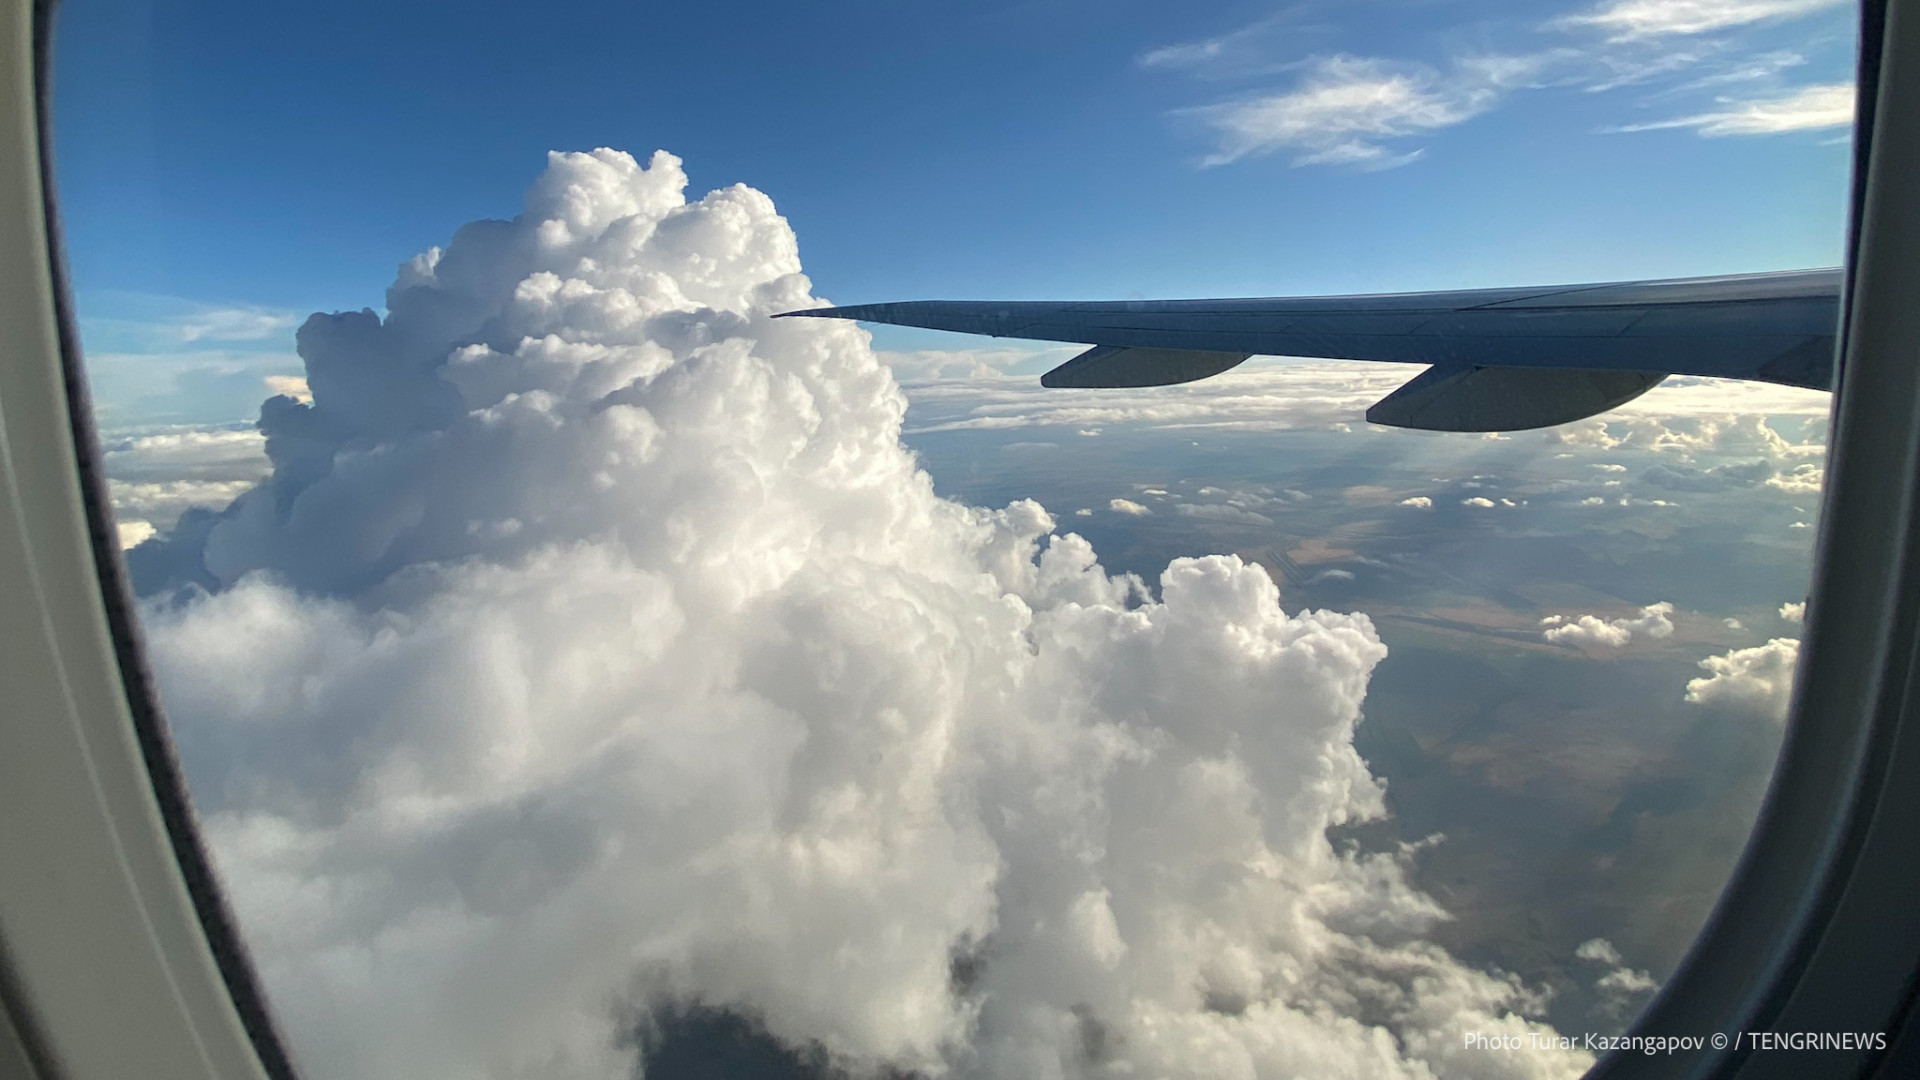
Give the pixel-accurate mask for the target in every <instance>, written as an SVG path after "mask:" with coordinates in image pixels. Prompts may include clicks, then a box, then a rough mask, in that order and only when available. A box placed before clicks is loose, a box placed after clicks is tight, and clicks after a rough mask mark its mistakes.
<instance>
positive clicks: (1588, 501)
mask: <svg viewBox="0 0 1920 1080" xmlns="http://www.w3.org/2000/svg"><path fill="white" fill-rule="evenodd" d="M1579 505H1581V506H1605V505H1607V500H1606V499H1605V498H1603V497H1601V496H1599V495H1589V496H1587V497H1586V498H1584V499H1581V500H1580V503H1579Z"/></svg>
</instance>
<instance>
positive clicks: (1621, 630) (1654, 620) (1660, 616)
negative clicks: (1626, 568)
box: [1540, 600, 1673, 649]
mask: <svg viewBox="0 0 1920 1080" xmlns="http://www.w3.org/2000/svg"><path fill="white" fill-rule="evenodd" d="M1672 615H1673V605H1672V604H1670V603H1668V602H1666V601H1664V600H1662V601H1661V602H1659V603H1657V604H1648V605H1647V606H1646V607H1643V608H1641V609H1640V614H1638V615H1635V616H1630V617H1622V618H1616V619H1603V618H1601V617H1600V616H1598V615H1578V616H1575V615H1549V616H1547V617H1546V618H1544V619H1542V620H1540V625H1541V626H1543V627H1546V629H1545V630H1542V631H1541V636H1542V637H1544V638H1546V639H1547V640H1548V641H1551V642H1555V643H1556V644H1562V645H1591V646H1601V647H1605V648H1611V649H1617V648H1619V647H1620V646H1622V645H1625V644H1626V643H1627V642H1629V641H1632V640H1633V635H1634V634H1636V633H1639V634H1645V635H1646V636H1648V637H1650V638H1664V637H1671V636H1672V635H1673V620H1672V618H1671V617H1670V616H1672Z"/></svg>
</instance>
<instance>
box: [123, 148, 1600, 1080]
mask: <svg viewBox="0 0 1920 1080" xmlns="http://www.w3.org/2000/svg"><path fill="white" fill-rule="evenodd" d="M685 183H686V180H685V175H684V173H683V172H682V171H681V168H680V163H679V162H678V161H677V160H676V159H674V158H673V157H671V156H670V155H667V154H664V153H662V154H656V155H655V156H654V157H653V158H652V160H651V161H650V162H649V163H648V164H647V165H645V166H642V165H641V164H640V163H638V162H636V161H635V160H634V159H632V158H630V157H628V156H627V155H625V154H622V153H617V152H614V151H609V150H599V151H595V152H593V153H591V154H556V155H554V156H553V157H552V159H551V161H550V163H549V166H548V168H547V170H546V172H545V173H544V174H543V175H542V176H541V177H540V179H539V180H538V181H537V182H536V183H535V185H534V186H533V188H532V190H531V191H530V192H529V194H528V197H527V204H526V210H525V213H523V214H522V215H521V216H520V217H518V218H516V219H514V220H513V221H511V222H501V221H483V222H475V223H473V224H470V225H468V226H466V227H464V228H463V229H461V230H460V231H459V232H458V233H457V234H456V235H455V237H454V239H453V241H452V242H451V243H450V244H449V245H448V246H447V247H446V249H444V250H441V249H434V250H431V251H429V252H427V253H426V254H424V255H422V256H419V257H417V258H416V259H414V260H411V261H410V262H408V263H407V264H405V265H404V266H403V267H402V268H401V270H400V273H399V276H398V278H397V280H396V281H395V283H394V285H393V287H392V288H391V289H390V291H389V293H388V308H389V314H388V315H387V316H386V317H385V318H384V319H383V318H381V317H379V316H377V315H375V314H374V313H373V312H370V311H366V312H358V313H343V314H335V315H316V316H314V317H313V318H311V319H309V320H308V321H307V322H306V324H305V325H304V326H303V327H302V328H301V330H300V333H299V339H298V340H299V347H300V354H301V357H302V359H303V361H304V363H305V369H306V380H307V381H306V385H307V387H308V388H309V389H310V392H311V402H310V403H308V402H303V401H299V400H296V399H294V398H291V397H280V398H275V399H272V400H270V401H269V402H267V404H266V406H265V407H264V409H263V412H262V420H261V429H262V431H263V432H264V434H265V438H266V442H265V448H266V453H267V456H268V458H269V459H270V461H271V463H272V466H273V473H272V475H271V476H270V477H269V478H268V479H267V480H265V481H263V482H262V483H260V484H259V486H257V487H255V488H253V489H251V490H249V491H247V492H246V493H245V494H243V495H241V496H240V497H239V498H238V499H237V500H236V501H235V502H234V503H233V504H232V505H231V506H230V507H228V508H227V509H226V510H224V511H222V512H220V513H219V514H217V515H202V516H200V517H195V518H192V519H191V527H189V519H183V522H182V525H181V527H180V528H178V529H176V530H175V532H174V534H173V535H172V536H171V537H168V538H163V539H157V540H155V541H151V542H149V543H148V544H146V545H143V546H142V547H141V548H140V549H137V550H136V552H135V555H136V556H139V557H141V558H142V559H143V560H144V562H145V565H147V566H149V568H150V570H151V573H150V576H149V578H148V580H149V583H150V584H154V585H160V584H170V585H172V586H174V587H173V588H170V589H164V590H162V591H160V592H157V593H156V594H155V596H154V597H153V598H152V599H150V600H149V601H148V605H147V609H146V626H147V631H148V634H149V637H150V642H151V647H152V656H153V659H154V662H155V665H156V668H157V671H158V674H159V677H160V681H161V685H162V688H163V698H164V700H165V702H166V704H167V707H168V709H169V711H170V713H171V715H172V717H173V721H174V725H175V729H176V733H177V737H178V740H179V744H180V749H181V753H182V756H183V759H184V761H185V764H186V767H187V769H188V772H189V776H190V779H191V782H192V786H193V790H194V793H195V796H196V799H197V800H198V802H199V805H200V809H201V812H202V815H203V819H204V823H205V828H206V832H207V835H208V837H209V839H210V840H211V842H212V845H213V847H214V850H215V852H216V857H217V861H218V864H219V866H220V868H221V871H222V873H223V875H224V877H225V879H226V881H227V884H228V888H229V890H230V894H231V896H232V898H233V901H234V903H235V904H236V907H237V909H238V911H239V913H240V917H241V920H242V923H243V925H244V926H245V928H246V930H247V933H248V936H249V940H250V941H251V942H252V944H253V946H254V949H255V952H256V958H257V959H258V961H259V963H260V965H261V967H262V970H263V973H264V975H265V977H266V979H267V982H268V984H269V986H270V988H271V993H272V997H273V1000H274V1002H275V1004H276V1007H277V1008H278V1010H279V1011H280V1012H281V1014H282V1016H283V1018H284V1020H285V1023H286V1026H287V1028H288V1029H289V1031H290V1033H291V1036H292V1038H293V1041H294V1043H295V1045H296V1048H297V1053H298V1056H299V1057H300V1058H301V1059H302V1060H303V1063H304V1064H305V1066H306V1067H307V1069H308V1072H309V1075H313V1076H316V1077H323V1078H324V1077H354V1078H362V1077H365V1078H380V1077H409V1078H421V1077H434V1076H463V1077H467V1076H503V1077H504V1076H521V1075H530V1074H537V1075H541V1076H544V1077H623V1076H628V1075H631V1073H632V1070H633V1068H634V1065H635V1056H636V1051H635V1045H634V1033H635V1031H637V1030H638V1029H639V1028H640V1027H641V1026H643V1024H644V1022H645V1018H646V1017H647V1016H648V1015H650V1014H652V1013H653V1012H655V1011H656V1010H658V1009H659V1008H661V1007H663V1006H665V1005H667V1004H668V1003H681V1004H685V1003H700V1004H703V1005H705V1006H709V1007H718V1008H725V1009H732V1010H735V1011H738V1012H741V1013H744V1014H746V1015H750V1016H753V1017H755V1018H757V1019H758V1020H759V1021H761V1022H763V1023H764V1024H765V1026H766V1027H767V1029H768V1030H769V1031H770V1032H771V1033H772V1034H773V1035H774V1036H776V1037H778V1038H780V1039H782V1040H784V1041H786V1042H788V1043H789V1044H791V1045H795V1046H810V1045H811V1046H818V1047H821V1048H824V1050H825V1051H826V1052H827V1053H828V1054H829V1055H831V1057H832V1059H833V1060H834V1061H835V1062H836V1063H838V1064H840V1065H842V1066H844V1067H846V1068H849V1069H852V1070H854V1071H855V1072H859V1073H871V1072H874V1071H876V1070H879V1069H881V1068H883V1067H890V1068H897V1069H909V1070H917V1071H919V1072H922V1073H925V1074H928V1075H955V1076H1010V1075H1022V1076H1034V1077H1043V1078H1044V1077H1064V1076H1069V1075H1080V1074H1082V1073H1084V1072H1086V1071H1088V1070H1089V1069H1092V1068H1095V1067H1102V1066H1104V1067H1109V1068H1112V1069H1114V1070H1118V1071H1132V1072H1136V1073H1139V1074H1142V1075H1155V1076H1168V1077H1177V1076H1195V1077H1199V1076H1206V1077H1217V1076H1242V1077H1253V1076H1264V1075H1368V1076H1405V1077H1426V1076H1465V1075H1476V1076H1514V1077H1521V1076H1526V1077H1547V1076H1573V1075H1576V1074H1578V1073H1579V1072H1580V1071H1581V1070H1582V1069H1583V1068H1584V1067H1585V1066H1586V1065H1588V1064H1590V1059H1589V1058H1588V1057H1587V1056H1585V1055H1583V1054H1579V1053H1563V1052H1554V1051H1547V1050H1529V1051H1525V1052H1517V1053H1516V1052H1500V1053H1497V1054H1490V1053H1487V1052H1484V1051H1482V1052H1477V1053H1476V1052H1472V1051H1462V1050H1461V1049H1459V1047H1460V1045H1461V1038H1460V1035H1461V1032H1462V1031H1464V1030H1472V1031H1478V1032H1482V1033H1486V1034H1489V1035H1494V1034H1500V1033H1521V1032H1524V1031H1527V1030H1530V1029H1539V1028H1540V1025H1539V1024H1538V1022H1537V1021H1532V1020H1529V1019H1528V1018H1527V1017H1528V1015H1529V1014H1537V1012H1538V1010H1539V1009H1540V1008H1541V1007H1542V1002H1541V1001H1540V999H1539V997H1538V995H1537V994H1535V993H1533V992H1531V991H1529V990H1528V988H1526V987H1524V986H1522V985H1521V984H1520V983H1519V982H1518V981H1517V980H1515V979H1513V978H1511V977H1507V976H1503V975H1500V974H1498V973H1487V972H1483V971H1479V970H1476V969H1473V968H1471V967H1468V966H1466V965H1463V964H1461V963H1460V962H1458V961H1456V960H1455V959H1453V958H1452V957H1450V956H1449V955H1448V954H1447V953H1445V952H1444V951H1443V950H1441V949H1439V948H1438V947H1436V946H1434V945H1433V944H1431V943H1430V942H1429V941H1428V940H1427V936H1426V932H1427V931H1428V930H1429V929H1430V928H1431V927H1432V926H1433V924H1434V923H1435V921H1436V920H1439V919H1441V918H1443V917H1444V914H1443V912H1442V911H1441V910H1440V909H1439V908H1438V907H1437V906H1436V905H1435V904H1434V903H1433V901H1431V900H1430V899H1429V898H1427V897H1425V896H1423V895H1421V894H1419V893H1418V892H1416V891H1414V890H1413V889H1412V888H1410V887H1409V886H1408V884H1407V880H1406V873H1405V864H1404V862H1403V859H1404V858H1406V857H1410V856H1407V855H1404V854H1402V855H1395V854H1392V853H1388V854H1381V855H1362V854H1359V853H1357V852H1354V851H1347V850H1342V851H1336V850H1335V849H1334V848H1333V847H1332V846H1331V845H1330V844H1329V842H1328V839H1327V834H1326V831H1327V829H1328V828H1329V827H1330V826H1334V825H1338V824H1342V823H1348V822H1354V821H1359V820H1364V819H1368V818H1372V817H1377V816H1378V815H1380V814H1381V813H1382V812H1383V803H1382V793H1381V787H1380V785H1379V783H1378V782H1377V781H1376V780H1375V779H1374V778H1373V776H1372V775H1371V774H1370V773H1369V772H1368V769H1367V767H1366V765H1365V764H1364V763H1363V762H1362V761H1361V760H1360V758H1359V757H1358V755H1357V754H1356V753H1355V752H1354V750H1353V746H1352V734H1353V730H1354V725H1355V724H1356V723H1357V722H1358V720H1359V715H1360V712H1359V710H1360V704H1361V701H1362V698H1363V696H1364V693H1365V689H1366V684H1367V679H1368V675H1369V672H1370V670H1371V669H1372V667H1373V665H1374V664H1375V663H1376V662H1378V660H1379V659H1380V658H1381V657H1382V656H1383V655H1384V649H1383V648H1382V646H1381V645H1380V643H1379V640H1378V638H1377V637H1376V636H1375V634H1374V632H1373V628H1372V626H1371V625H1370V624H1369V623H1368V621H1367V619H1366V618H1365V617H1364V616H1358V615H1339V614H1333V613H1327V612H1299V613H1295V614H1288V613H1286V612H1284V611H1283V610H1282V608H1281V606H1280V603H1279V595H1278V592H1277V590H1276V589H1275V587H1274V585H1273V583H1272V582H1271V581H1270V580H1269V578H1268V577H1267V575H1266V573H1265V572H1264V571H1263V570H1261V569H1260V568H1258V567H1256V566H1251V565H1247V564H1244V563H1242V562H1241V561H1240V560H1239V559H1237V558H1233V557H1220V556H1211V557H1207V558H1202V559H1180V560H1176V561H1175V562H1174V563H1172V564H1171V565H1170V566H1168V567H1167V569H1166V571H1165V573H1164V574H1162V575H1161V576H1160V580H1159V582H1158V589H1157V594H1154V593H1150V592H1149V590H1148V589H1147V588H1146V586H1145V585H1144V584H1143V583H1141V582H1140V581H1139V580H1137V579H1134V578H1131V577H1127V576H1113V575H1109V574H1108V573H1106V572H1105V571H1104V570H1103V569H1102V568H1101V566H1100V564H1099V563H1098V561H1097V559H1096V557H1095V554H1094V552H1093V550H1092V549H1091V547H1090V546H1089V545H1088V544H1087V543H1086V542H1085V541H1084V540H1082V539H1081V538H1079V537H1077V536H1074V535H1072V534H1060V533H1057V532H1055V531H1054V520H1053V518H1052V517H1051V516H1050V515H1049V514H1048V513H1047V512H1046V511H1045V510H1043V509H1042V508H1041V507H1040V506H1039V505H1037V504H1035V503H1032V502H1017V503H1014V504H1012V505H1010V506H1008V507H1006V508H1005V509H1002V510H997V511H989V510H983V509H979V508H974V507H969V506H965V505H962V504H959V503H955V502H952V501H949V500H945V499H942V498H939V497H937V496H935V495H934V493H933V490H932V485H931V482H930V481H929V479H928V477H927V475H926V474H925V473H924V472H922V471H920V470H919V469H918V467H917V465H916V462H915V459H914V458H913V456H912V455H911V454H910V453H908V452H907V451H906V450H905V449H904V448H903V447H902V445H901V443H900V431H901V421H902V417H903V415H904V412H905V407H906V406H905V400H904V398H903V396H902V394H901V392H900V390H899V389H898V387H897V386H896V385H895V384H894V382H893V380H892V378H891V376H890V374H889V372H888V370H887V369H886V368H885V367H883V366H882V365H881V364H880V363H879V362H878V361H877V360H876V359H875V357H874V354H873V353H872V351H871V350H870V348H869V346H868V339H867V336H866V335H865V334H864V333H863V332H862V331H860V330H858V329H857V328H855V327H852V326H850V325H845V324H839V323H831V322H821V321H815V320H780V321H775V320H772V319H770V318H769V316H770V315H772V314H773V313H776V312H780V311H785V310H791V309H794V308H800V307H808V306H815V305H817V304H821V303H824V302H825V301H822V300H819V299H817V298H815V297H813V296H812V295H810V290H809V284H808V282H807V280H806V279H805V278H804V277H803V276H802V275H801V274H800V272H799V271H800V262H799V258H798V254H797V246H796V243H795V240H794V237H793V234H792V232H791V231H790V230H789V228H788V227H787V225H786V223H785V221H784V220H783V219H781V218H780V217H779V216H778V214H777V213H776V212H775V210H774V207H773V204H772V203H771V201H770V200H768V199H767V198H766V196H764V195H762V194H760V193H759V192H757V191H754V190H752V189H750V188H746V187H742V186H735V187H732V188H727V189H724V190H720V191H715V192H712V193H710V194H708V195H706V196H705V197H704V198H702V199H699V200H697V201H693V202H688V201H687V200H686V199H685V197H684V195H683V189H684V186H685ZM1122 501H1123V500H1115V503H1116V504H1117V503H1119V502H1122ZM1135 505H1138V504H1135ZM194 583H198V584H194Z"/></svg>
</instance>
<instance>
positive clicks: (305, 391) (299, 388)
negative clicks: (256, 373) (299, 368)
mask: <svg viewBox="0 0 1920 1080" xmlns="http://www.w3.org/2000/svg"><path fill="white" fill-rule="evenodd" d="M262 382H264V383H265V384H266V387H267V392H268V393H269V394H284V395H285V396H287V397H290V398H292V399H293V400H295V401H298V402H301V403H302V404H306V405H311V404H313V391H312V390H311V389H309V388H308V387H307V377H306V376H305V375H269V376H267V377H266V378H265V379H263V380H262Z"/></svg>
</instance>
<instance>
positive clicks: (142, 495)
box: [107, 476, 258, 539]
mask: <svg viewBox="0 0 1920 1080" xmlns="http://www.w3.org/2000/svg"><path fill="white" fill-rule="evenodd" d="M257 482H258V477H257V476H255V477H252V478H249V479H245V480H164V481H156V482H150V483H142V482H139V481H132V480H110V481H108V487H107V490H108V494H109V497H110V498H111V499H112V501H113V512H114V514H116V515H118V516H120V517H123V518H144V519H146V520H147V521H148V522H149V523H150V529H151V528H152V527H158V528H160V529H170V528H172V527H173V523H174V521H175V520H177V519H178V518H179V517H180V515H181V514H183V513H185V512H186V511H188V510H190V509H192V508H193V507H196V506H204V507H208V508H210V509H216V510H217V509H219V508H221V507H224V506H226V505H227V504H228V503H230V502H232V501H233V500H235V499H237V498H239V497H240V496H241V495H243V494H245V493H246V491H247V489H249V488H251V487H253V485H254V484H255V483H257ZM142 539H144V537H143V538H142Z"/></svg>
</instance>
